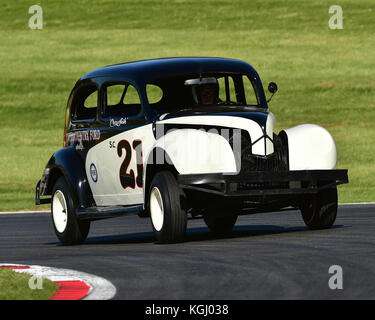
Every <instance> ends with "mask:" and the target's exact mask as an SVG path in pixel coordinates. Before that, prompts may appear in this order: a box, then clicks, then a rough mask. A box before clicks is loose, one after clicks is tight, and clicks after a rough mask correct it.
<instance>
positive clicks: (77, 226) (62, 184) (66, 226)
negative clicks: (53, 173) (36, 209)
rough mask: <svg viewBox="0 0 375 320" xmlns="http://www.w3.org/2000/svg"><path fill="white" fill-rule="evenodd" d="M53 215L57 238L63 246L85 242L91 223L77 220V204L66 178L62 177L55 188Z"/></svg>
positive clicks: (52, 203) (53, 191)
mask: <svg viewBox="0 0 375 320" xmlns="http://www.w3.org/2000/svg"><path fill="white" fill-rule="evenodd" d="M51 213H52V222H53V227H54V229H55V233H56V236H57V238H58V239H59V240H60V241H61V243H62V244H63V245H73V244H80V243H82V242H84V241H85V239H86V237H87V235H88V233H89V230H90V221H79V220H78V219H77V215H76V213H75V203H74V200H73V197H72V195H71V193H70V190H69V187H68V184H67V182H66V180H65V178H64V177H60V178H59V179H58V180H57V182H56V183H55V185H54V187H53V190H52V201H51Z"/></svg>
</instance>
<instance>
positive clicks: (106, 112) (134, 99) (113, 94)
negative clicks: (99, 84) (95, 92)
mask: <svg viewBox="0 0 375 320" xmlns="http://www.w3.org/2000/svg"><path fill="white" fill-rule="evenodd" d="M140 112H141V101H140V99H139V95H138V91H137V89H136V88H135V87H134V86H132V85H131V84H129V83H116V84H111V85H108V86H107V87H106V88H105V96H104V108H103V111H102V115H103V117H105V118H108V117H113V118H121V117H130V116H135V115H137V114H139V113H140Z"/></svg>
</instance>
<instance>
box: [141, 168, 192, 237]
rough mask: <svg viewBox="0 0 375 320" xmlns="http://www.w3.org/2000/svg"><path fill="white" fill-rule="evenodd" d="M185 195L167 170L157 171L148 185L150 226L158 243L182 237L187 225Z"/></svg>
mask: <svg viewBox="0 0 375 320" xmlns="http://www.w3.org/2000/svg"><path fill="white" fill-rule="evenodd" d="M184 197H185V195H184V193H183V191H182V190H181V188H180V187H179V186H178V184H177V181H176V179H175V177H174V176H173V174H172V173H171V172H169V171H161V172H158V173H157V174H156V175H155V176H154V178H153V180H152V182H151V185H150V189H149V198H148V199H149V203H148V207H149V210H150V216H151V222H152V227H153V230H154V233H155V237H156V239H157V241H158V242H159V243H174V242H180V241H182V240H183V239H184V236H185V233H186V226H187V215H186V210H185V209H184V208H183V204H182V202H183V199H184Z"/></svg>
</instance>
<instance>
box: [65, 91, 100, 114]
mask: <svg viewBox="0 0 375 320" xmlns="http://www.w3.org/2000/svg"><path fill="white" fill-rule="evenodd" d="M97 108H98V89H97V87H96V85H93V84H90V85H86V86H82V87H80V88H79V89H78V90H77V91H76V93H75V94H74V97H73V101H72V108H71V109H72V112H71V114H72V120H77V121H79V120H94V119H95V118H96V111H97Z"/></svg>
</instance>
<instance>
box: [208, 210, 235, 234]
mask: <svg viewBox="0 0 375 320" xmlns="http://www.w3.org/2000/svg"><path fill="white" fill-rule="evenodd" d="M203 220H204V222H205V223H206V225H207V227H208V228H209V229H210V230H211V232H212V233H214V234H216V235H222V234H225V233H228V232H230V231H232V229H233V227H234V225H235V224H236V221H237V215H236V214H232V215H228V214H226V213H223V212H220V211H218V212H215V213H212V212H210V213H209V214H207V215H203Z"/></svg>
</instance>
